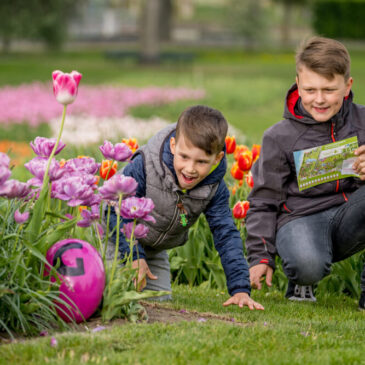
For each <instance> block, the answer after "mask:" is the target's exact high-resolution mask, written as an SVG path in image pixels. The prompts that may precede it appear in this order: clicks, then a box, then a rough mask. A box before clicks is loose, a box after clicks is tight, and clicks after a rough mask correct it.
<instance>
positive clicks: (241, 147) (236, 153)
mask: <svg viewBox="0 0 365 365" xmlns="http://www.w3.org/2000/svg"><path fill="white" fill-rule="evenodd" d="M248 150H249V149H248V147H247V146H244V145H243V144H239V145H238V146H237V147H236V149H235V151H234V154H233V157H234V159H235V160H236V161H237V160H238V156H239V155H240V154H241V153H242V152H245V151H248Z"/></svg>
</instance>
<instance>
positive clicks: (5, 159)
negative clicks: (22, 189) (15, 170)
mask: <svg viewBox="0 0 365 365" xmlns="http://www.w3.org/2000/svg"><path fill="white" fill-rule="evenodd" d="M9 164H10V157H9V156H8V155H7V154H6V153H4V152H0V166H5V167H9Z"/></svg>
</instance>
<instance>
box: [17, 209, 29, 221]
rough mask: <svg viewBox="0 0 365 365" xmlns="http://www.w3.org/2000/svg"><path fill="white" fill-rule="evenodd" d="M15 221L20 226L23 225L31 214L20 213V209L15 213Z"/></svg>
mask: <svg viewBox="0 0 365 365" xmlns="http://www.w3.org/2000/svg"><path fill="white" fill-rule="evenodd" d="M14 219H15V222H17V223H18V224H22V223H24V222H26V221H27V220H28V219H29V212H27V211H25V212H24V213H20V211H19V209H17V210H16V211H15V213H14Z"/></svg>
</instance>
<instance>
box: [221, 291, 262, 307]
mask: <svg viewBox="0 0 365 365" xmlns="http://www.w3.org/2000/svg"><path fill="white" fill-rule="evenodd" d="M229 305H238V306H239V307H240V308H243V307H244V306H247V307H248V308H249V309H250V310H254V309H258V310H264V307H263V306H262V305H261V304H260V303H257V302H255V301H254V300H253V299H251V298H250V296H249V295H248V294H247V293H236V294H235V295H233V296H232V297H230V298H229V299H228V300H227V301H225V302H224V303H223V306H224V307H227V306H229Z"/></svg>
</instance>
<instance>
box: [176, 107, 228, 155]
mask: <svg viewBox="0 0 365 365" xmlns="http://www.w3.org/2000/svg"><path fill="white" fill-rule="evenodd" d="M227 130H228V123H227V121H226V119H225V118H224V116H223V115H222V113H221V112H220V111H219V110H216V109H213V108H210V107H208V106H204V105H195V106H192V107H189V108H187V109H185V110H184V111H183V112H182V113H181V115H180V117H179V120H178V122H177V126H176V141H178V139H179V137H180V135H181V134H182V135H184V137H185V138H187V139H188V140H189V141H190V142H191V143H192V144H193V145H194V146H196V147H198V148H200V149H202V150H204V151H205V152H206V153H207V154H208V155H213V154H218V153H219V152H221V151H222V150H223V148H224V144H225V138H226V135H227Z"/></svg>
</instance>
